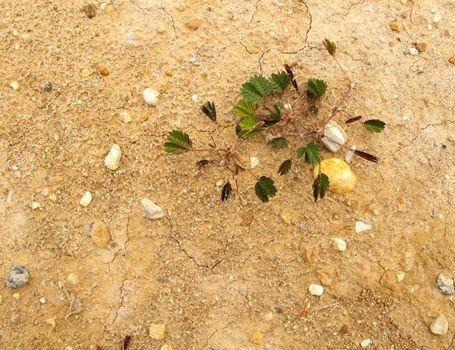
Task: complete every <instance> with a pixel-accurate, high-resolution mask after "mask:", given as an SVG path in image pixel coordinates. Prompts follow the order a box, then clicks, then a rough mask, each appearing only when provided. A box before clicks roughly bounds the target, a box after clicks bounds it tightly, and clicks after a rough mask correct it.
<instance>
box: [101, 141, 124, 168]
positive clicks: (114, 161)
mask: <svg viewBox="0 0 455 350" xmlns="http://www.w3.org/2000/svg"><path fill="white" fill-rule="evenodd" d="M121 156H122V151H121V149H120V146H119V145H117V144H115V145H113V146H112V147H111V150H110V151H109V153H108V154H107V156H106V158H105V159H104V165H105V166H106V168H108V169H109V170H117V168H118V167H119V164H120V158H121Z"/></svg>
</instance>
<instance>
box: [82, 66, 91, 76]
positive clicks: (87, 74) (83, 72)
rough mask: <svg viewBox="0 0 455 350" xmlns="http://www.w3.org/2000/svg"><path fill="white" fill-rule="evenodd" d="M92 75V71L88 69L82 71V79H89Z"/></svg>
mask: <svg viewBox="0 0 455 350" xmlns="http://www.w3.org/2000/svg"><path fill="white" fill-rule="evenodd" d="M90 74H91V72H90V70H89V69H88V68H84V69H83V70H82V71H81V77H82V78H87V77H89V76H90Z"/></svg>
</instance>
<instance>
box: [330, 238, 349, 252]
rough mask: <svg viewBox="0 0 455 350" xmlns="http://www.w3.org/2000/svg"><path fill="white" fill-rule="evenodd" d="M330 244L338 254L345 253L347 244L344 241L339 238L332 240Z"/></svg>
mask: <svg viewBox="0 0 455 350" xmlns="http://www.w3.org/2000/svg"><path fill="white" fill-rule="evenodd" d="M332 243H333V246H334V247H335V249H336V250H338V251H340V252H344V251H346V247H347V244H346V241H345V240H343V239H341V238H332Z"/></svg>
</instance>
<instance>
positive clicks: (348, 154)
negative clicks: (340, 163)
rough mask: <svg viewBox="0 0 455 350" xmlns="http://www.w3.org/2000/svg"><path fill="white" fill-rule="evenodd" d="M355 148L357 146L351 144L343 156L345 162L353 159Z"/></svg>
mask: <svg viewBox="0 0 455 350" xmlns="http://www.w3.org/2000/svg"><path fill="white" fill-rule="evenodd" d="M356 149H357V146H352V147H351V148H350V149H349V151H348V153H346V157H345V158H344V160H345V161H346V163H348V164H349V163H351V162H352V160H353V159H354V156H355V150H356Z"/></svg>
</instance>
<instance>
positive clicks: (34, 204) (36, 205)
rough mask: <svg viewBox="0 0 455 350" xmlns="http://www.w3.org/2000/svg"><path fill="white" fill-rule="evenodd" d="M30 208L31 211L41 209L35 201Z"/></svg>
mask: <svg viewBox="0 0 455 350" xmlns="http://www.w3.org/2000/svg"><path fill="white" fill-rule="evenodd" d="M31 206H32V209H33V210H35V209H38V208H39V207H41V204H40V203H39V202H37V201H33V202H32V205H31Z"/></svg>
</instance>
